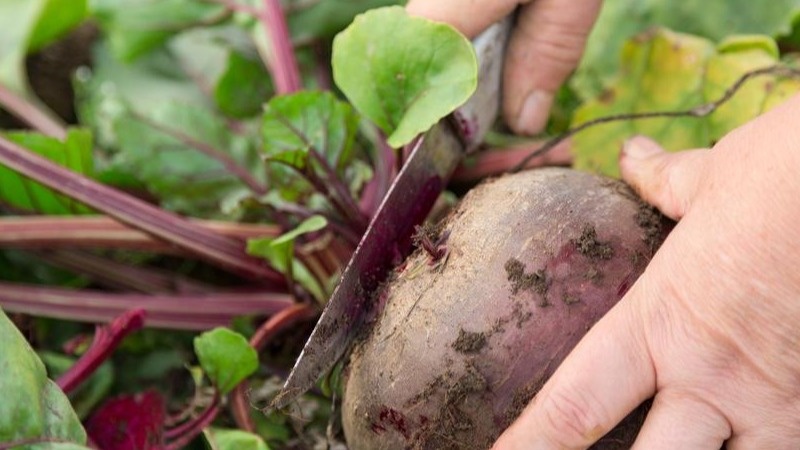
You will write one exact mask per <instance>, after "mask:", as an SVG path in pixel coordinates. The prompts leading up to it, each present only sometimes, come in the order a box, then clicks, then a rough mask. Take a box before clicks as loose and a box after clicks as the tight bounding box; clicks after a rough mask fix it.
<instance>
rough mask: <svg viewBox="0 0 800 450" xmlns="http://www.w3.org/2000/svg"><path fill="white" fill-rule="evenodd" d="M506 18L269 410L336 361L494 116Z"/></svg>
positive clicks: (422, 146) (383, 208)
mask: <svg viewBox="0 0 800 450" xmlns="http://www.w3.org/2000/svg"><path fill="white" fill-rule="evenodd" d="M511 21H512V19H511V17H507V18H506V19H504V20H503V21H501V22H499V23H497V24H495V25H493V26H492V27H490V28H488V29H487V30H486V31H484V32H483V33H482V34H481V35H480V36H478V37H477V38H476V39H475V40H474V41H473V45H474V47H475V51H476V55H477V57H478V63H479V71H478V87H477V89H476V91H475V93H474V94H473V95H472V97H470V99H469V100H468V101H467V103H465V104H464V105H463V106H461V107H460V108H458V109H457V110H456V111H455V112H454V113H453V114H451V115H450V116H448V117H447V118H445V119H443V120H441V121H440V122H439V123H438V124H436V125H435V126H434V127H433V128H432V129H431V130H430V131H428V132H427V133H425V134H424V135H423V136H422V137H421V138H418V139H417V140H416V141H415V142H414V143H413V144H412V151H411V155H410V156H409V158H408V160H407V161H406V163H405V165H404V166H403V168H402V169H401V170H400V173H398V175H397V178H396V179H395V181H394V183H393V184H392V186H391V187H390V189H389V192H388V193H387V194H386V196H385V197H384V199H383V201H382V202H381V205H380V207H379V208H378V212H377V213H376V214H375V216H374V217H373V219H372V221H371V222H370V225H369V227H368V228H367V231H366V233H364V236H363V238H362V239H361V242H360V243H359V245H358V247H357V248H356V250H355V252H354V253H353V256H352V258H351V259H350V262H349V263H348V265H347V267H346V268H345V270H344V273H343V274H342V278H341V279H340V281H339V285H338V286H337V287H336V289H335V290H334V292H333V295H332V297H331V299H330V300H329V302H328V304H327V306H326V307H325V310H324V311H323V312H322V315H321V316H320V318H319V320H318V322H317V324H316V326H315V327H314V330H313V331H312V333H311V336H310V337H309V338H308V341H307V342H306V344H305V346H304V348H303V351H302V352H301V353H300V356H299V357H298V359H297V361H296V363H295V366H294V368H293V369H292V371H291V373H290V374H289V377H288V378H287V380H286V382H285V384H284V386H283V388H282V389H281V391H280V392H279V393H278V395H277V396H276V397H275V398H274V399H273V400H272V402H271V404H270V406H269V409H280V408H283V407H285V406H286V405H288V404H289V403H291V402H292V401H293V400H294V399H295V398H297V397H298V396H299V395H301V394H303V393H305V392H306V391H308V390H309V389H311V388H312V387H313V386H314V384H315V383H316V381H317V380H318V379H319V378H320V377H321V376H322V375H323V374H325V373H327V372H328V371H329V370H330V369H331V368H332V367H333V366H334V365H335V364H336V362H337V361H338V360H339V359H340V358H341V357H342V355H343V354H344V353H345V351H346V349H347V348H348V347H349V345H350V344H351V343H352V341H353V338H354V337H355V336H356V334H357V333H358V332H359V331H360V330H361V328H362V327H363V325H364V323H365V318H366V317H367V316H368V314H369V313H370V312H371V310H372V309H373V307H374V305H373V301H372V295H373V294H374V292H375V291H376V290H377V289H378V287H379V286H380V285H381V283H382V282H383V281H384V280H385V279H386V277H387V276H388V274H389V272H390V271H391V270H392V268H393V267H394V265H395V263H398V262H400V261H402V259H403V258H404V257H405V256H406V255H407V254H408V253H409V251H410V249H411V246H412V245H411V240H412V239H411V237H412V234H413V232H414V228H415V227H416V226H417V225H419V224H421V223H422V222H423V221H424V220H425V217H426V216H427V215H428V213H429V212H430V210H431V209H432V207H433V204H434V202H435V201H436V199H437V198H438V197H439V194H441V193H442V191H443V190H444V188H445V187H446V185H447V183H448V181H449V179H450V176H451V175H452V174H453V172H454V171H455V169H456V167H457V166H458V164H459V163H460V162H461V160H462V159H463V157H464V155H465V154H466V153H467V152H469V151H472V150H474V149H475V148H476V147H477V146H478V145H479V144H480V143H481V141H482V140H483V137H484V135H485V134H486V132H487V131H488V130H489V129H490V128H491V126H492V125H493V123H494V121H495V120H496V118H497V112H498V109H499V104H500V83H501V77H502V62H503V57H504V53H505V47H506V42H507V39H508V34H509V30H510V28H511Z"/></svg>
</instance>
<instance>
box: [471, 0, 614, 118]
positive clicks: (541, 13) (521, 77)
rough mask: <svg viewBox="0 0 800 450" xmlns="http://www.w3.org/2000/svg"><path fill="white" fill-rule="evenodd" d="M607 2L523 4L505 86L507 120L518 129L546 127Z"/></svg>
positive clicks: (564, 0) (551, 0) (537, 1)
mask: <svg viewBox="0 0 800 450" xmlns="http://www.w3.org/2000/svg"><path fill="white" fill-rule="evenodd" d="M462 3H463V2H462ZM485 3H492V2H485ZM499 3H506V2H499ZM521 3H522V2H521ZM601 4H602V1H601V0H583V1H579V2H576V1H570V0H535V1H533V2H530V3H528V4H526V5H525V6H524V7H523V9H522V11H521V12H520V15H519V19H518V23H517V27H516V29H515V30H514V34H513V35H512V37H511V41H510V42H509V47H508V54H507V57H506V69H505V82H504V89H503V95H504V114H505V118H506V123H507V124H508V125H509V126H510V127H511V128H512V129H513V130H514V131H515V132H517V133H521V134H535V133H538V132H540V131H542V129H543V128H544V127H545V125H546V124H547V119H548V117H549V115H550V107H551V106H552V104H553V99H554V98H555V93H556V91H557V90H558V88H559V87H560V86H561V85H562V84H563V83H564V81H565V80H566V78H567V76H569V74H570V73H571V72H572V71H573V70H574V69H575V67H576V66H577V65H578V61H579V60H580V58H581V55H583V50H584V47H585V45H586V39H587V37H588V35H589V32H590V30H591V28H592V25H593V24H594V22H595V20H596V19H597V15H598V14H599V11H600V6H601Z"/></svg>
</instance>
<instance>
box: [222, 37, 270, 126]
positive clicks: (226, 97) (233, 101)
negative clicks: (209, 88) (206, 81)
mask: <svg viewBox="0 0 800 450" xmlns="http://www.w3.org/2000/svg"><path fill="white" fill-rule="evenodd" d="M269 79H270V78H269V74H268V73H267V71H266V69H265V68H264V65H263V64H262V63H261V62H260V61H259V60H258V59H257V58H249V57H245V56H244V55H242V54H240V53H237V52H230V54H229V56H228V61H227V66H226V67H225V72H224V73H223V74H222V76H221V77H220V78H219V81H218V82H217V85H216V88H215V89H214V100H215V101H216V102H217V105H218V106H219V109H220V110H222V112H223V113H225V114H227V115H228V116H231V117H234V118H237V119H243V118H247V117H251V116H254V115H256V114H258V113H259V112H260V111H261V107H262V105H263V104H264V102H265V101H266V100H267V99H268V98H269V97H270V95H271V94H272V86H271V85H270V83H269Z"/></svg>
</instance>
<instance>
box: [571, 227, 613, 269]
mask: <svg viewBox="0 0 800 450" xmlns="http://www.w3.org/2000/svg"><path fill="white" fill-rule="evenodd" d="M572 242H573V243H574V244H575V246H576V247H577V248H578V252H580V254H581V255H583V256H586V257H587V258H589V259H595V260H596V259H603V260H607V259H611V258H612V257H613V256H614V249H613V248H612V247H611V244H610V243H608V242H601V241H600V240H598V239H597V230H596V229H595V228H594V225H592V224H588V223H587V224H586V225H584V226H583V232H582V233H581V236H580V237H579V238H578V239H575V240H573V241H572Z"/></svg>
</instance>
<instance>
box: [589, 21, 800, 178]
mask: <svg viewBox="0 0 800 450" xmlns="http://www.w3.org/2000/svg"><path fill="white" fill-rule="evenodd" d="M777 63H778V59H777V49H776V46H775V43H774V41H772V39H771V38H768V37H765V36H738V37H731V38H729V39H727V40H725V41H723V42H722V43H720V44H719V45H718V46H715V45H714V44H713V43H712V42H711V41H708V40H706V39H704V38H700V37H696V36H691V35H686V34H681V33H675V32H672V31H669V30H666V29H658V30H654V31H652V32H649V33H647V34H644V35H640V36H638V37H637V38H635V39H632V40H630V41H628V42H627V43H626V45H625V47H624V48H623V51H622V66H621V69H620V72H619V74H618V75H617V77H616V79H615V81H614V82H613V83H612V84H611V85H610V86H609V87H608V88H607V89H606V90H605V91H604V92H602V93H601V94H600V95H598V96H597V97H595V98H592V99H590V100H589V101H587V102H586V103H584V104H583V105H582V106H581V107H580V108H578V109H577V110H576V112H575V116H574V123H573V126H577V125H580V124H582V123H585V122H588V121H590V120H593V119H596V118H599V117H604V116H609V115H613V114H627V113H641V112H663V111H684V110H689V109H692V108H694V107H697V106H700V105H703V104H705V103H706V102H709V101H713V100H716V99H718V98H720V97H721V96H722V95H723V94H724V93H725V91H726V90H727V89H728V88H729V87H730V86H732V85H733V84H734V83H735V82H736V81H737V80H738V79H739V78H740V77H741V76H742V75H744V74H745V73H747V72H749V71H752V70H755V69H759V68H764V67H770V66H773V65H775V64H777ZM798 91H800V80H797V79H784V78H779V77H776V76H761V77H757V78H753V79H751V80H750V81H748V82H747V83H746V84H745V85H744V86H743V87H742V88H741V89H740V90H739V91H738V92H737V93H736V94H735V95H734V96H733V97H732V98H731V99H730V100H729V101H728V102H726V103H725V104H723V105H722V106H721V107H719V108H718V109H717V110H716V111H715V112H713V113H712V114H711V115H709V116H707V117H704V118H693V117H684V118H656V119H647V120H641V119H640V120H628V121H617V122H612V123H609V124H604V125H598V126H593V127H590V128H588V129H586V130H585V131H582V132H580V133H578V134H576V135H575V137H574V138H573V152H574V155H575V167H577V168H580V169H585V170H592V171H596V172H601V173H605V174H607V175H611V176H618V175H619V168H618V165H617V160H618V157H619V149H620V148H621V146H622V143H623V142H624V140H625V139H627V138H629V137H631V136H634V135H636V134H642V135H646V136H650V137H652V138H653V139H655V140H656V141H658V142H659V143H660V144H661V145H663V146H664V147H665V148H666V149H667V150H672V151H676V150H683V149H688V148H697V147H708V146H710V145H712V144H713V143H714V142H716V141H718V140H719V139H720V138H722V137H723V136H724V135H725V134H726V133H728V132H729V131H731V130H733V129H734V128H736V127H738V126H740V125H742V124H744V123H745V122H747V121H749V120H751V119H753V118H754V117H756V116H757V115H759V114H761V113H763V112H765V111H766V110H768V109H770V108H771V107H773V106H775V105H776V104H778V103H780V102H781V101H783V100H786V99H787V98H788V97H789V96H791V95H792V94H793V93H796V92H798Z"/></svg>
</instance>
